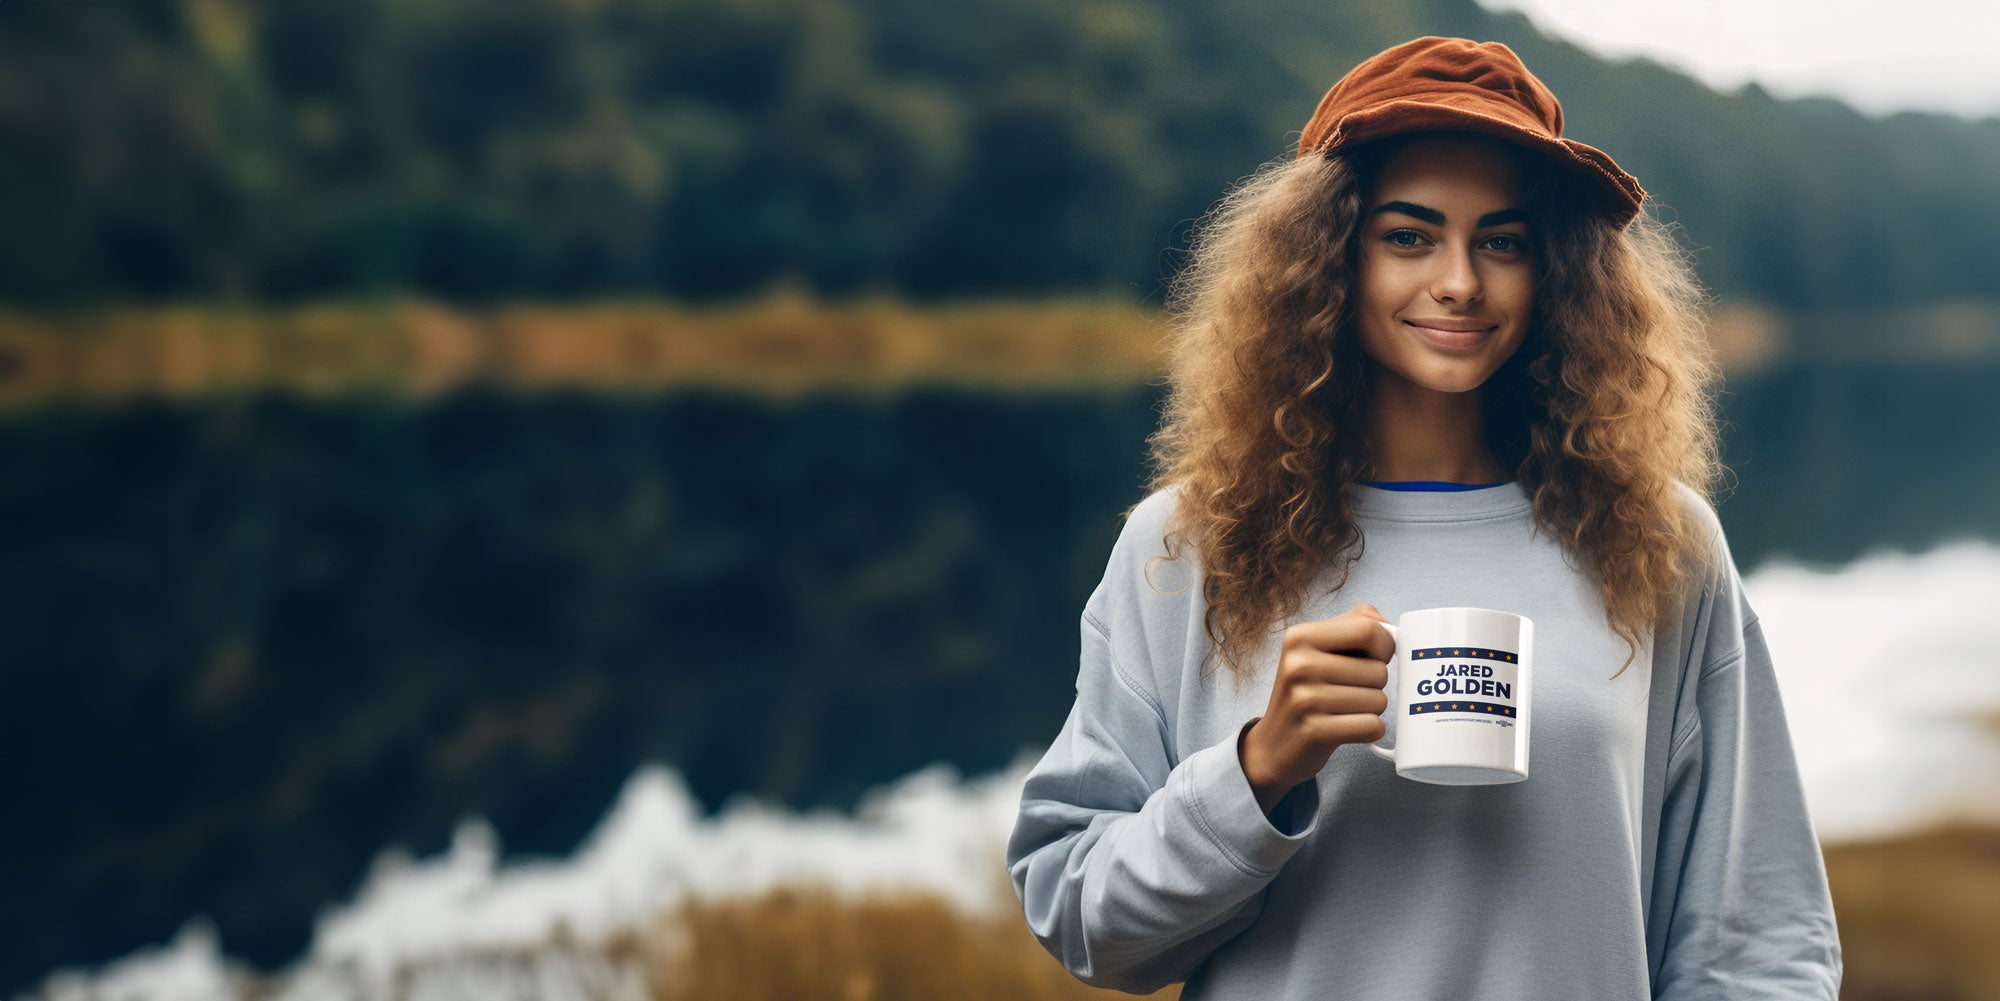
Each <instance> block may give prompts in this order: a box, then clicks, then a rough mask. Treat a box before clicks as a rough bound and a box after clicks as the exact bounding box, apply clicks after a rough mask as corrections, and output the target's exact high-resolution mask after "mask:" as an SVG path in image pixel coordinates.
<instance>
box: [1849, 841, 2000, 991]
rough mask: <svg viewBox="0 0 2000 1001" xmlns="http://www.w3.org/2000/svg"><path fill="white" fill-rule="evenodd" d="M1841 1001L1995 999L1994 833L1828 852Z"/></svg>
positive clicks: (1999, 966) (1998, 913) (1997, 898)
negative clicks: (1842, 968) (1841, 965)
mask: <svg viewBox="0 0 2000 1001" xmlns="http://www.w3.org/2000/svg"><path fill="white" fill-rule="evenodd" d="M1826 867H1827V878H1828V880H1829V881H1830V882H1831V883H1832V884H1833V903H1834V913H1835V916H1836V917H1837V918H1838V919H1839V921H1840V944H1841V950H1842V952H1843V954H1844V959H1845V965H1846V968H1847V975H1846V978H1845V983H1844V984H1843V986H1842V989H1841V997H1842V998H1843V999H1845V1001H1984V999H1989V998H1994V997H2000V948H1996V947H1995V943H1994V932H1995V930H1996V929H2000V830H1992V829H1973V828H1964V827H1956V828H1947V829H1944V830H1940V831H1936V832H1932V833H1928V834H1921V835H1914V836H1910V837H1905V838H1898V839H1896V840H1893V841H1883V842H1880V843H1875V844H1850V845H1839V846H1832V847H1829V848H1827V849H1826Z"/></svg>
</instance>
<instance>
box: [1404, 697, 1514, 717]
mask: <svg viewBox="0 0 2000 1001" xmlns="http://www.w3.org/2000/svg"><path fill="white" fill-rule="evenodd" d="M1430 713H1485V714H1486V715H1488V716H1512V715H1514V707H1513V706H1503V705H1501V704H1500V703H1498V702H1467V701H1465V700H1463V699H1460V700H1459V701H1457V702H1412V703H1410V715H1412V716H1421V715H1429V714H1430Z"/></svg>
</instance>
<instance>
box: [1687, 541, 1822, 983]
mask: <svg viewBox="0 0 2000 1001" xmlns="http://www.w3.org/2000/svg"><path fill="white" fill-rule="evenodd" d="M1718 538H1719V528H1718ZM1721 545H1722V552H1723V558H1722V564H1721V569H1720V571H1719V573H1718V576H1719V577H1720V578H1721V584H1720V586H1719V587H1718V588H1717V589H1716V591H1715V593H1714V594H1712V595H1711V596H1709V597H1708V598H1707V599H1705V601H1704V602H1703V605H1704V607H1703V609H1702V621H1701V622H1700V623H1699V624H1698V628H1697V630H1696V634H1695V635H1696V643H1695V644H1694V646H1693V649H1694V650H1695V651H1696V659H1695V661H1694V662H1693V663H1690V664H1689V665H1688V668H1687V669H1688V671H1689V673H1690V674H1691V675H1693V676H1694V682H1693V692H1692V699H1691V700H1690V698H1689V696H1688V695H1687V694H1686V692H1685V688H1684V694H1683V696H1682V708H1681V710H1680V711H1679V712H1678V713H1677V714H1676V715H1677V723H1676V729H1675V734H1674V738H1673V742H1672V749H1671V750H1670V751H1669V752H1668V756H1667V777H1666V783H1667V784H1666V795H1665V800H1664V802H1663V804H1662V814H1661V821H1660V835H1659V837H1660V842H1659V854H1658V867H1657V868H1656V870H1655V872H1656V874H1657V883H1656V888H1655V892H1654V894H1653V903H1652V907H1653V910H1654V914H1652V915H1650V917H1651V919H1652V920H1651V921H1649V925H1651V930H1650V932H1649V935H1648V937H1649V939H1657V941H1656V942H1654V943H1653V944H1655V945H1656V947H1657V948H1656V951H1655V955H1657V956H1658V957H1659V965H1658V968H1657V972H1656V973H1655V976H1654V980H1653V996H1654V997H1655V998H1659V999H1664V1001H1722V999H1749V998H1759V999H1765V998H1768V999H1780V998H1783V999H1807V998H1812V999H1824V1001H1834V999H1835V998H1836V997H1837V996H1838V994H1839V992H1840V977H1841V956H1840V938H1839V934H1838V931H1837V929H1836V928H1835V925H1834V914H1833V900H1832V897H1831V895H1830V894H1829V892H1828V887H1827V879H1826V870H1825V863H1824V861H1823V860H1822V858H1821V855H1820V846H1819V839H1818V837H1817V835H1816V834H1815V832H1814V830H1813V825H1812V818H1811V815H1810V814H1809V813H1807V810H1806V801H1805V793H1804V790H1803V788H1802V785H1801V783H1800V780H1799V772H1798V765H1797V762H1796V760H1795V758H1794V754H1793V750H1792V742H1791V734H1790V730H1789V728H1788V726H1787V724H1786V721H1785V711H1784V705H1783V702H1782V700H1781V699H1780V697H1779V691H1778V681H1777V674H1776V672H1775V671H1774V670H1773V667H1772V664H1771V654H1770V650H1769V649H1768V647H1767V646H1766V645H1765V641H1764V632H1763V627H1762V626H1761V624H1759V622H1758V621H1757V617H1756V613H1755V612H1753V611H1752V610H1751V608H1750V604H1749V602H1748V601H1747V600H1746V598H1745V597H1744V595H1743V591H1742V580H1741V579H1740V577H1739V576H1738V575H1737V570H1736V567H1735V564H1734V563H1733V562H1732V561H1731V560H1730V558H1729V556H1728V550H1727V543H1722V544H1721ZM1690 701H1691V704H1692V708H1693V712H1691V713H1690V712H1688V711H1687V710H1688V708H1689V706H1690Z"/></svg>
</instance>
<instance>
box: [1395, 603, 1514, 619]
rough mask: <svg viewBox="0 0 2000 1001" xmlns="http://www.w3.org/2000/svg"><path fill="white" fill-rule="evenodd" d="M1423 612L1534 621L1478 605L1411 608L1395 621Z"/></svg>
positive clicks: (1503, 610) (1500, 609) (1498, 609)
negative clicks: (1488, 614) (1469, 614)
mask: <svg viewBox="0 0 2000 1001" xmlns="http://www.w3.org/2000/svg"><path fill="white" fill-rule="evenodd" d="M1424 612H1489V613H1491V614H1494V615H1505V616H1509V617H1512V618H1516V619H1520V620H1521V621H1522V622H1527V623H1533V622H1534V621H1535V620H1533V619H1531V618H1528V617H1527V616H1525V615H1522V614H1521V613H1520V612H1510V611H1507V610H1506V609H1504V608H1485V607H1482V606H1479V605H1438V606H1436V607H1432V608H1412V609H1410V610H1409V611H1407V612H1404V613H1403V614H1402V615H1399V616H1397V617H1396V621H1398V622H1401V621H1402V620H1403V618H1404V617H1405V616H1410V615H1418V614H1421V613H1424Z"/></svg>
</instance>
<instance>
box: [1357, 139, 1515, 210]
mask: <svg viewBox="0 0 2000 1001" xmlns="http://www.w3.org/2000/svg"><path fill="white" fill-rule="evenodd" d="M1517 156H1518V154H1517V153H1516V152H1514V148H1513V147H1511V146H1509V145H1508V144H1507V143H1504V142H1501V141H1500V140H1497V139H1491V138H1488V137H1485V136H1480V135H1472V134H1461V133H1435V134H1427V135H1421V136H1418V137H1416V138H1414V139H1411V140H1409V141H1408V142H1406V143H1404V144H1402V145H1401V146H1400V147H1398V148H1397V149H1395V150H1394V151H1393V152H1391V153H1390V154H1389V155H1388V157H1387V158H1386V159H1384V160H1383V161H1382V163H1381V166H1380V167H1379V168H1378V169H1377V171H1376V174H1375V183H1374V185H1373V190H1372V192H1371V193H1370V196H1369V207H1371V208H1373V207H1374V206H1376V205H1380V204H1382V203H1383V202H1387V201H1408V202H1415V203H1417V204H1419V205H1426V206H1429V207H1432V208H1437V209H1441V210H1444V212H1445V214H1446V215H1447V216H1448V217H1449V216H1454V215H1456V213H1454V212H1452V211H1451V210H1452V209H1454V208H1456V209H1459V210H1461V211H1468V212H1472V213H1475V214H1477V213H1483V212H1491V211H1494V210H1497V209H1503V208H1514V207H1517V205H1518V202H1519V200H1520V196H1521V181H1522V177H1521V166H1520V163H1519V162H1518V160H1517Z"/></svg>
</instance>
